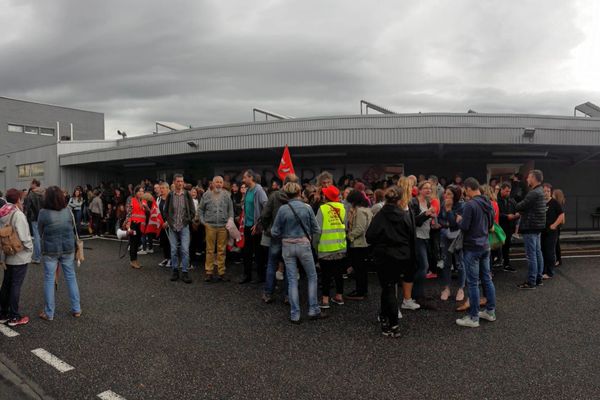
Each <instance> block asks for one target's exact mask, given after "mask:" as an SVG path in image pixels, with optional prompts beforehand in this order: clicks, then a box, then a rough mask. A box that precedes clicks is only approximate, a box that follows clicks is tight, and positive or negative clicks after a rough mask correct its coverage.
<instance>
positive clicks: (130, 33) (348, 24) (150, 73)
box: [0, 0, 600, 138]
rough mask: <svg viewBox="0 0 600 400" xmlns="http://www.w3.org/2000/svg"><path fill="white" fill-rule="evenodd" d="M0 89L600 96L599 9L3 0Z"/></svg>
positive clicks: (211, 114) (420, 103) (207, 99)
mask: <svg viewBox="0 0 600 400" xmlns="http://www.w3.org/2000/svg"><path fill="white" fill-rule="evenodd" d="M0 10H2V12H1V13H0V32H1V34H0V54H2V62H1V63H0V82H1V85H0V95H1V96H8V97H15V98H19V99H26V100H33V101H39V102H46V103H52V104H58V105H64V106H69V107H75V108H82V109H87V110H92V111H99V112H103V113H104V114H105V122H106V137H108V138H116V133H115V132H116V130H117V129H120V130H125V131H127V132H128V134H129V135H134V134H141V133H149V132H150V131H152V130H153V129H154V121H156V120H166V121H175V122H178V123H181V124H184V125H192V126H202V125H211V124H220V123H232V122H241V121H249V120H251V119H252V112H251V110H252V108H253V107H262V108H265V109H268V110H272V111H275V112H278V113H282V114H286V115H292V116H296V117H308V116H317V115H339V114H358V113H359V111H360V108H359V101H360V100H361V99H366V100H369V101H372V102H374V103H376V104H380V105H382V106H385V107H387V108H390V109H392V110H394V111H396V112H418V111H422V112H436V111H437V112H465V111H467V110H468V109H469V108H471V109H474V110H476V111H478V112H516V113H548V114H559V115H569V114H571V115H572V112H573V107H574V106H575V105H577V104H580V103H582V102H585V101H592V102H596V103H597V104H600V2H598V1H596V0H582V1H564V0H540V1H537V0H536V1H527V0H519V1H516V0H515V1H482V0H473V1H460V0H452V1H451V0H443V1H442V0H437V1H433V0H420V1H398V0H394V1H364V2H363V1H355V0H353V1H348V0H340V1H327V0H319V1H312V0H304V1H275V0H273V1H261V0H253V1H248V0H238V1H227V0H222V1H175V0H170V1H154V0H143V1H106V0H104V1H82V0H73V1H67V0H52V1H42V0H36V1H33V0H14V1H7V0H0Z"/></svg>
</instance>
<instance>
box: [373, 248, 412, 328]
mask: <svg viewBox="0 0 600 400" xmlns="http://www.w3.org/2000/svg"><path fill="white" fill-rule="evenodd" d="M376 266H377V276H378V278H379V283H380V285H381V310H380V313H381V316H382V317H383V318H384V319H385V320H386V321H387V322H388V323H389V324H390V326H395V325H398V294H397V291H396V287H397V285H398V284H399V283H400V282H401V281H402V274H403V273H404V274H405V275H407V277H408V276H409V275H411V271H413V270H414V262H413V261H411V260H405V261H398V260H395V259H393V258H390V257H383V258H378V259H377V261H376Z"/></svg>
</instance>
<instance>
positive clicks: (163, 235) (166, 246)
mask: <svg viewBox="0 0 600 400" xmlns="http://www.w3.org/2000/svg"><path fill="white" fill-rule="evenodd" d="M159 240H160V247H161V248H162V251H163V258H165V259H167V260H170V259H171V244H170V243H169V236H168V235H167V230H166V229H162V230H161V231H160V236H159Z"/></svg>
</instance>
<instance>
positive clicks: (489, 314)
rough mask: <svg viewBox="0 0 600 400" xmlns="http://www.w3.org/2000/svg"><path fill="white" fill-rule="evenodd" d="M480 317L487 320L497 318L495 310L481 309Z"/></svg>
mask: <svg viewBox="0 0 600 400" xmlns="http://www.w3.org/2000/svg"><path fill="white" fill-rule="evenodd" d="M479 318H481V319H485V320H486V321H490V322H494V321H495V320H496V312H495V311H488V310H485V311H479Z"/></svg>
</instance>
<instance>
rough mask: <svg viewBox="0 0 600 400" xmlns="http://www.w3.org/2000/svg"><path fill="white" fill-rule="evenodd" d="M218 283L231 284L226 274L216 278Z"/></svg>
mask: <svg viewBox="0 0 600 400" xmlns="http://www.w3.org/2000/svg"><path fill="white" fill-rule="evenodd" d="M216 282H229V278H228V277H227V276H225V274H223V275H219V276H217V278H216Z"/></svg>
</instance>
